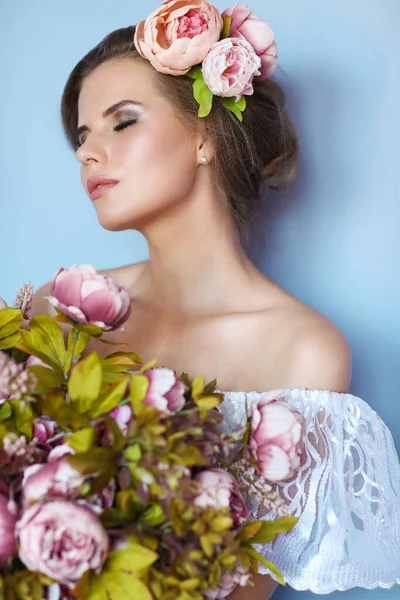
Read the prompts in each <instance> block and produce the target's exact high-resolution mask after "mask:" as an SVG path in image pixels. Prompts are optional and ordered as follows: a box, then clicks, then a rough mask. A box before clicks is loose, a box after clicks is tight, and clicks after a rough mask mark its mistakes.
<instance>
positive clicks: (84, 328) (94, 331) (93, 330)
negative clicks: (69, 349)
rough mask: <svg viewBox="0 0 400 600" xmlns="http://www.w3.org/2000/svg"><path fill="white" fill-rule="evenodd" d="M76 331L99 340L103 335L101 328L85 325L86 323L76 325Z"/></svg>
mask: <svg viewBox="0 0 400 600" xmlns="http://www.w3.org/2000/svg"><path fill="white" fill-rule="evenodd" d="M75 327H76V329H78V330H79V331H81V332H83V333H86V334H88V335H90V337H94V338H99V337H101V336H102V335H103V333H104V331H103V329H102V328H101V327H97V325H87V324H86V323H76V324H75Z"/></svg>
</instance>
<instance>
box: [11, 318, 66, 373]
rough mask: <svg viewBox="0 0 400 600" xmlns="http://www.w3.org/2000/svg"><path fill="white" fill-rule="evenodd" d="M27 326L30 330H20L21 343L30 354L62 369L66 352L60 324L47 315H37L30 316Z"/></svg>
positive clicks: (55, 367)
mask: <svg viewBox="0 0 400 600" xmlns="http://www.w3.org/2000/svg"><path fill="white" fill-rule="evenodd" d="M29 326H30V331H25V330H23V329H21V330H20V334H21V338H22V344H23V345H24V346H26V348H27V349H28V351H29V352H30V354H33V355H34V356H37V357H38V358H41V359H42V360H44V362H46V364H49V365H51V366H52V367H53V368H54V369H57V370H61V371H63V367H64V363H65V359H66V355H67V352H66V349H65V343H64V333H63V330H62V329H61V327H60V325H58V323H56V322H55V320H54V319H53V318H52V317H50V316H49V315H37V316H36V317H32V319H31V320H30V322H29ZM43 356H44V358H43Z"/></svg>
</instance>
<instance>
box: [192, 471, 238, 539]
mask: <svg viewBox="0 0 400 600" xmlns="http://www.w3.org/2000/svg"><path fill="white" fill-rule="evenodd" d="M194 479H195V481H196V482H197V484H198V487H199V490H198V493H197V495H196V497H195V499H194V504H195V506H202V507H205V506H214V507H215V508H222V507H227V508H229V510H230V512H231V516H232V519H233V521H234V524H235V527H238V526H240V525H243V523H245V521H247V519H248V517H249V515H250V512H249V509H248V508H247V505H246V502H245V500H244V498H243V496H242V493H241V491H240V487H239V484H238V482H237V481H236V479H235V478H234V477H233V476H232V475H231V474H230V473H228V472H227V471H224V470H223V469H218V468H212V469H208V470H207V471H202V472H201V473H199V474H198V475H196V477H195V478H194Z"/></svg>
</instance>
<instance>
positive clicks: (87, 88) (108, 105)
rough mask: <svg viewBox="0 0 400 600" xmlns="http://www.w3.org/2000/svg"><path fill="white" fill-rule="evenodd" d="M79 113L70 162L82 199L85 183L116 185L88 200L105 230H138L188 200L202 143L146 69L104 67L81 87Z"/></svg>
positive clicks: (127, 62) (132, 64)
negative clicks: (76, 166) (77, 171)
mask: <svg viewBox="0 0 400 600" xmlns="http://www.w3.org/2000/svg"><path fill="white" fill-rule="evenodd" d="M78 113H79V116H78V131H79V139H80V143H81V146H80V147H79V148H78V150H77V151H76V156H77V158H78V160H79V161H80V163H81V179H82V183H83V186H84V188H85V190H86V191H87V193H88V195H89V196H90V193H89V192H90V190H89V191H88V184H89V185H90V178H96V177H107V178H111V179H114V180H117V181H119V183H118V184H117V185H115V186H113V187H109V188H107V187H103V188H99V190H100V189H101V190H102V191H101V192H100V191H99V190H98V191H97V192H95V193H94V194H95V196H96V195H97V196H98V197H97V198H94V197H92V201H93V204H94V207H95V209H96V212H97V217H98V219H99V222H100V224H101V225H102V226H103V227H105V228H106V229H110V230H112V231H119V230H123V229H130V228H133V229H139V230H140V229H141V228H142V227H144V226H145V225H147V224H148V223H149V222H151V221H152V220H154V219H156V218H159V217H160V216H166V215H167V214H168V212H169V211H172V210H174V209H176V208H177V206H178V205H179V204H180V203H183V202H185V201H187V199H188V198H189V197H190V194H191V192H192V190H193V188H194V185H195V181H196V174H197V170H198V168H199V163H200V158H201V154H202V152H201V151H200V149H199V148H200V147H201V143H200V141H199V137H198V136H196V135H194V134H193V133H190V132H189V130H188V129H187V128H186V127H185V126H184V125H183V124H182V123H181V121H180V120H179V119H178V118H177V116H176V113H175V111H174V109H173V108H172V106H171V104H170V103H169V102H168V101H167V100H166V99H164V98H163V97H162V96H161V95H160V93H159V92H158V91H157V90H156V88H155V83H154V80H153V75H152V73H151V71H150V67H148V66H147V65H146V64H145V63H142V62H141V61H139V60H134V59H122V60H119V61H112V62H111V61H110V62H106V63H103V64H102V65H100V66H99V67H97V68H96V69H95V70H94V71H93V72H92V73H91V74H90V75H89V76H88V77H87V78H86V79H85V80H84V82H83V86H82V90H81V93H80V96H79V102H78ZM88 180H89V182H88ZM92 183H93V182H92ZM94 183H95V182H94ZM107 189H108V191H106V190H107ZM103 191H105V193H103ZM100 193H101V194H102V195H99V194H100Z"/></svg>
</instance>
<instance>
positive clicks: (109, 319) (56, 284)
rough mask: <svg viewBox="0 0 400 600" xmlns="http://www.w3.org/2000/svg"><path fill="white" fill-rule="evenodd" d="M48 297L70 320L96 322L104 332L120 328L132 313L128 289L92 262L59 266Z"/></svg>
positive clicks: (93, 323) (92, 323) (94, 323)
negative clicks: (106, 275)
mask: <svg viewBox="0 0 400 600" xmlns="http://www.w3.org/2000/svg"><path fill="white" fill-rule="evenodd" d="M47 299H48V300H49V302H50V303H51V304H52V305H53V306H55V307H56V308H57V309H58V310H59V311H60V312H62V313H63V314H65V315H67V316H68V317H69V318H70V319H72V320H73V321H75V322H77V323H88V324H90V325H97V327H101V328H102V329H104V331H114V330H116V329H120V328H121V327H122V325H123V324H124V323H125V321H127V319H128V318H129V315H130V313H131V299H130V297H129V294H128V292H127V291H126V290H125V289H124V288H123V287H121V286H119V285H117V284H116V283H114V281H113V280H112V279H110V278H109V277H105V276H104V275H100V274H99V273H97V271H96V269H95V268H94V267H92V265H72V267H70V268H69V269H59V270H58V271H57V273H56V274H55V275H54V277H53V279H52V283H51V296H47Z"/></svg>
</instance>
